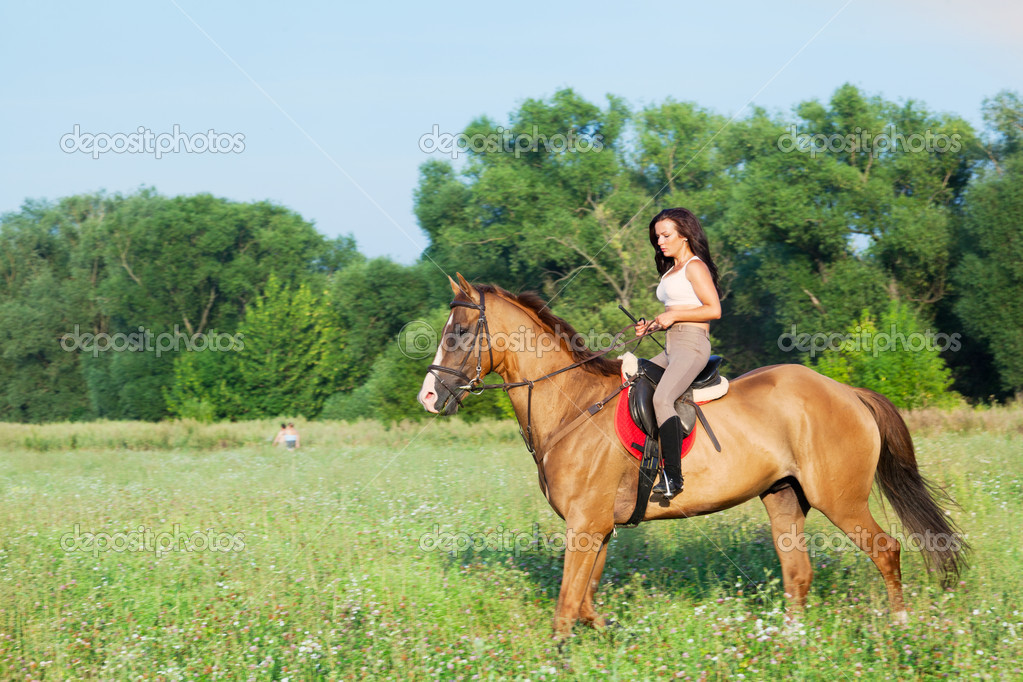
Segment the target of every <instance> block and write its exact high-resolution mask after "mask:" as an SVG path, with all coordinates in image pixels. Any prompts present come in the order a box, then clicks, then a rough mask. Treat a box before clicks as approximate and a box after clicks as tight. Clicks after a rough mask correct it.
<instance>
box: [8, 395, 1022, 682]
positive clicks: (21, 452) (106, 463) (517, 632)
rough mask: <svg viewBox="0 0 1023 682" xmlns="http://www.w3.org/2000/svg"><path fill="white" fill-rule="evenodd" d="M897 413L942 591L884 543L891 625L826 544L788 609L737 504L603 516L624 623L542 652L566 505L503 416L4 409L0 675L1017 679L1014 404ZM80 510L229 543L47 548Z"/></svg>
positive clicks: (757, 519) (859, 572)
mask: <svg viewBox="0 0 1023 682" xmlns="http://www.w3.org/2000/svg"><path fill="white" fill-rule="evenodd" d="M910 423H911V424H913V425H914V428H915V429H917V432H916V441H917V446H918V449H919V456H920V459H921V461H922V463H923V467H924V470H925V473H927V474H928V475H929V476H930V477H932V478H933V479H935V480H936V481H938V482H940V483H943V484H945V485H947V486H948V488H949V490H950V492H951V493H952V494H953V495H954V496H955V497H956V498H957V499H958V501H959V502H960V504H961V505H962V506H963V509H962V510H961V511H957V512H955V513H954V515H955V517H956V519H957V520H958V521H959V522H960V523H961V525H962V526H963V528H964V530H965V531H966V532H967V534H968V537H969V540H970V541H971V542H972V543H973V546H974V549H975V552H974V555H973V558H972V563H973V567H972V568H971V570H970V571H968V572H967V573H966V574H965V575H964V576H963V581H962V582H961V583H960V584H959V585H957V586H956V587H954V588H953V589H951V590H947V591H943V590H942V589H941V588H940V587H939V586H938V585H937V583H936V581H935V580H934V579H933V577H931V576H929V575H928V574H927V572H926V570H925V569H924V566H923V563H922V561H921V559H920V557H919V556H918V555H917V554H916V553H913V552H904V553H903V557H904V563H903V577H904V579H905V581H906V596H907V600H908V602H909V606H910V609H911V613H910V623H909V625H907V626H894V625H891V624H890V623H889V620H888V613H887V602H886V598H885V594H884V587H883V585H882V582H881V579H880V576H879V574H878V573H877V571H876V570H875V569H874V567H873V565H872V564H871V563H870V561H869V559H867V557H866V556H864V555H862V554H861V553H859V552H857V551H855V550H851V549H846V548H844V547H834V548H832V547H829V548H828V549H826V550H825V551H823V552H822V553H820V554H818V555H817V556H816V557H815V558H814V560H813V561H814V568H815V570H816V576H815V580H814V586H813V590H812V592H811V595H810V607H809V609H808V611H807V613H806V615H805V616H804V618H803V619H802V621H801V622H800V623H799V624H798V625H795V626H792V625H786V623H785V621H784V618H783V608H784V600H783V597H782V595H781V589H780V586H779V580H778V576H779V567H778V561H777V559H776V557H775V555H774V550H773V547H772V544H771V541H770V535H769V533H768V530H767V525H766V514H765V512H764V510H763V507H762V505H760V503H759V502H752V503H749V504H747V505H744V506H742V507H739V508H737V509H734V510H729V511H727V512H723V513H720V514H714V515H711V516H707V517H704V518H700V519H693V520H687V521H667V522H658V523H650V524H644V525H643V526H641V527H639V528H638V529H633V530H622V531H619V534H618V537H617V538H616V539H615V540H614V541H613V542H612V545H611V549H610V554H609V559H608V565H607V570H606V571H605V574H604V580H603V584H602V587H601V591H600V593H599V595H598V597H599V608H600V609H601V611H602V612H603V613H605V614H606V615H608V616H610V617H612V618H615V619H616V620H617V621H619V623H621V626H622V627H621V628H620V629H619V630H618V631H616V632H615V633H614V634H613V636H609V635H607V634H602V633H597V632H594V631H592V630H589V629H586V628H583V627H581V626H580V627H579V628H577V630H576V635H575V636H574V637H573V638H572V639H571V640H570V642H569V643H568V644H567V645H565V646H564V647H562V648H561V649H560V650H559V648H558V644H557V642H556V641H555V640H553V639H552V631H551V621H552V617H553V613H554V604H555V601H556V599H557V593H558V586H559V581H560V576H561V554H560V553H559V551H558V550H557V547H556V545H557V543H556V542H551V543H546V545H547V546H545V543H544V542H543V540H544V539H545V538H547V537H548V536H549V537H550V538H552V539H554V538H555V537H556V536H554V535H553V534H555V533H557V532H559V531H560V530H562V525H561V522H560V520H559V519H558V518H557V517H556V516H555V515H554V513H553V512H552V511H551V510H550V509H549V507H548V506H547V503H546V501H545V500H544V498H543V495H542V494H541V493H540V491H539V488H538V486H537V483H536V472H535V468H534V467H533V465H532V460H531V458H530V457H529V455H528V454H527V453H526V451H525V448H524V447H523V445H522V442H521V440H520V439H519V436H518V433H517V430H516V428H515V425H514V424H513V423H510V422H482V423H477V424H465V423H463V422H461V421H458V420H443V419H438V420H434V421H427V422H423V423H418V424H402V425H398V426H396V427H393V428H391V429H387V430H385V429H384V428H383V427H381V426H379V425H376V424H374V423H370V422H364V423H359V424H344V423H325V424H317V423H310V424H304V423H302V424H299V427H300V430H301V432H302V437H303V445H304V447H303V448H302V449H301V450H299V451H297V452H287V451H283V450H279V449H273V448H271V447H269V446H268V445H267V441H268V440H269V439H270V438H272V437H273V435H274V433H275V432H276V424H275V423H272V422H269V421H268V422H263V423H248V424H223V425H199V424H194V423H180V422H179V423H167V424H155V425H154V424H136V423H131V424H129V423H113V422H111V423H95V424H60V425H48V426H19V425H0V678H2V679H14V678H17V679H85V678H99V679H195V678H202V679H214V678H227V679H236V678H237V679H249V678H252V679H283V678H290V679H292V680H294V679H307V678H317V677H322V678H330V679H349V678H370V677H373V678H391V679H434V678H442V679H458V678H463V679H474V678H475V679H506V678H518V679H530V680H539V679H571V678H574V677H597V678H604V679H630V680H631V679H656V678H669V677H679V678H689V679H700V678H712V679H713V678H725V677H731V678H738V676H739V675H744V676H745V677H746V678H747V679H761V678H766V677H771V678H774V677H780V676H791V677H795V678H798V679H828V680H832V679H851V678H854V677H860V676H862V677H863V678H866V679H889V678H892V677H898V678H901V679H931V678H940V677H944V676H948V677H971V676H975V675H976V676H979V677H981V678H995V679H1000V678H1019V677H1023V615H1021V613H1023V570H1021V569H1023V556H1021V547H1023V531H1021V530H1020V525H1019V522H1018V519H1019V518H1020V517H1021V514H1023V475H1021V468H1023V467H1021V464H1020V462H1021V461H1023V441H1021V439H1020V437H1019V433H1020V424H1021V423H1023V411H1021V410H1018V409H1015V410H1008V411H1005V412H1004V413H1003V412H996V411H991V412H986V413H983V414H980V415H979V416H978V415H977V414H974V413H972V412H971V413H970V414H969V415H966V416H962V417H961V418H959V417H955V418H948V417H939V416H935V415H933V414H930V415H928V414H912V415H910ZM881 518H883V516H881V515H879V520H880V519H881ZM894 521H895V519H894V517H892V516H891V514H890V512H889V522H894ZM884 524H885V522H884V521H882V525H884ZM76 527H77V528H78V533H79V540H80V541H81V540H82V538H83V536H84V534H85V533H88V532H91V533H108V534H116V533H122V534H125V533H129V532H132V531H135V532H141V531H139V528H140V527H141V528H142V529H143V530H146V529H148V532H151V533H153V534H154V535H155V534H158V533H163V532H167V533H170V532H173V531H174V530H175V528H176V529H177V530H178V531H180V532H182V533H185V534H186V535H190V534H191V533H193V532H200V533H203V534H206V533H207V530H208V529H210V530H211V532H212V533H213V534H214V535H213V536H212V537H213V538H214V540H215V544H216V543H221V544H220V545H218V546H225V547H230V548H231V549H233V550H235V551H216V552H214V551H192V552H188V551H169V552H166V553H162V554H157V553H156V552H152V551H121V552H117V551H110V550H107V551H86V550H84V549H79V550H76V551H65V550H64V549H62V538H63V543H64V546H69V543H70V541H71V540H73V539H74V533H75V529H76ZM808 530H809V531H810V532H826V533H833V532H836V531H835V530H834V528H833V527H832V526H830V524H828V522H827V521H826V520H825V519H824V518H823V517H822V516H821V515H820V514H819V513H816V512H814V513H811V516H810V520H809V522H808ZM437 533H452V534H454V533H461V534H463V535H461V536H458V537H462V538H463V539H465V542H463V544H469V543H470V541H471V540H473V539H477V538H478V539H479V542H478V543H477V545H478V546H477V547H476V548H470V549H466V550H465V551H457V552H445V551H440V550H434V551H425V550H424V549H423V547H429V546H430V544H431V541H432V540H433V539H436V534H437ZM516 533H518V534H520V535H515V534H516ZM534 534H536V537H537V538H539V539H540V540H541V542H539V543H537V544H536V545H534V546H528V541H529V540H530V539H532V538H533V537H534ZM164 537H167V536H164ZM487 539H489V540H490V545H491V546H489V547H487V546H483V545H484V544H486V543H484V542H483V541H484V540H487ZM502 540H504V542H505V543H506V544H507V546H502ZM232 542H243V543H244V549H239V548H238V547H235V546H231V543H232ZM516 542H517V543H518V548H517V549H516ZM551 545H555V547H551Z"/></svg>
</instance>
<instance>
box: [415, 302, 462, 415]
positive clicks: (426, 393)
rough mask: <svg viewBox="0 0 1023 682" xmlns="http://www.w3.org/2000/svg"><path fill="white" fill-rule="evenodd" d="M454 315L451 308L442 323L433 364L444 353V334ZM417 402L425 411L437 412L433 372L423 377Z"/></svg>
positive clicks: (437, 363)
mask: <svg viewBox="0 0 1023 682" xmlns="http://www.w3.org/2000/svg"><path fill="white" fill-rule="evenodd" d="M454 317H455V311H454V310H452V311H451V314H450V315H448V321H447V322H446V323H445V324H444V331H443V332H441V342H440V343H438V344H437V353H436V354H435V355H434V356H433V363H432V364H434V365H439V364H440V361H441V359H442V356H443V355H444V342H443V339H444V334H445V333H446V332H447V330H448V329H449V328H450V327H451V321H452V320H453V319H454ZM417 400H419V404H420V405H422V406H423V407H425V408H426V411H427V412H433V413H434V414H438V412H439V411H438V410H437V377H436V376H435V375H434V373H433V372H427V373H426V378H425V379H423V387H422V388H421V389H419V396H418V398H417Z"/></svg>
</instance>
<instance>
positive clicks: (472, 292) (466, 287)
mask: <svg viewBox="0 0 1023 682" xmlns="http://www.w3.org/2000/svg"><path fill="white" fill-rule="evenodd" d="M455 277H457V278H458V287H459V289H460V290H461V293H463V294H464V295H465V296H467V297H468V298H469V300H470V301H472V302H473V303H479V302H480V295H479V292H478V291H476V287H474V286H473V285H471V284H469V282H467V281H466V279H465V277H462V273H460V272H456V273H455ZM448 279H451V278H450V277H448ZM459 289H456V288H455V283H454V281H452V282H451V290H452V291H454V292H455V295H456V296H457V295H458V293H459Z"/></svg>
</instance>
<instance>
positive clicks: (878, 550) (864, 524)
mask: <svg viewBox="0 0 1023 682" xmlns="http://www.w3.org/2000/svg"><path fill="white" fill-rule="evenodd" d="M821 511H822V512H824V515H825V516H827V517H828V519H830V520H831V522H832V523H833V524H835V525H836V526H838V527H839V528H840V529H841V530H842V531H843V532H844V533H845V534H846V535H848V536H849V539H850V540H852V541H853V542H855V543H856V546H857V547H859V548H860V549H862V550H863V551H864V552H866V553H867V555H868V556H869V557H870V559H871V560H872V561H873V562H874V565H875V566H877V568H878V570H879V571H881V576H882V577H883V578H884V584H885V587H886V588H887V589H888V601H889V603H890V604H891V610H892V618H893V619H894V620H896V621H897V622H900V623H905V622H906V621H907V620H908V619H909V618H908V616H907V615H906V605H905V603H904V602H903V600H902V571H901V569H900V559H899V541H898V540H896V539H895V538H893V537H892V536H891V535H889V534H888V533H886V532H884V531H883V530H882V529H881V526H879V525H878V524H877V521H875V520H874V517H873V516H872V515H871V513H870V509H868V508H867V504H866V502H865V501H864V502H863V503H861V504H859V505H857V506H855V507H850V508H840V509H839V508H834V507H833V508H831V509H826V510H825V509H821Z"/></svg>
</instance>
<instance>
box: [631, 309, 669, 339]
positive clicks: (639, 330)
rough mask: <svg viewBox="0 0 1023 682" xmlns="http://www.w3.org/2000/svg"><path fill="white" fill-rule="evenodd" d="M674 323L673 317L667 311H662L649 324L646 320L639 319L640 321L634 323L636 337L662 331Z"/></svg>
mask: <svg viewBox="0 0 1023 682" xmlns="http://www.w3.org/2000/svg"><path fill="white" fill-rule="evenodd" d="M675 322H677V320H676V319H675V316H674V315H673V314H672V313H670V312H668V311H664V312H663V313H661V314H660V315H658V316H657V317H655V318H654V319H652V320H650V321H649V322H648V321H647V320H644V319H640V321H639V322H637V323H636V336H642V335H643V334H647V333H649V332H658V331H662V330H664V329H667V328H668V327H670V326H671V325H673V324H675Z"/></svg>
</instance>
